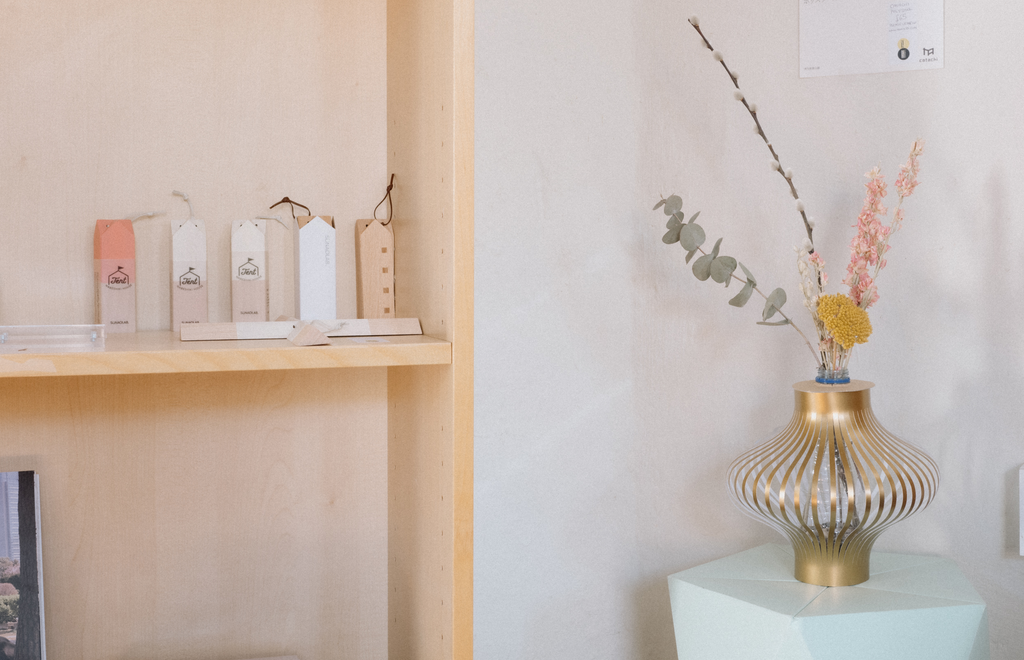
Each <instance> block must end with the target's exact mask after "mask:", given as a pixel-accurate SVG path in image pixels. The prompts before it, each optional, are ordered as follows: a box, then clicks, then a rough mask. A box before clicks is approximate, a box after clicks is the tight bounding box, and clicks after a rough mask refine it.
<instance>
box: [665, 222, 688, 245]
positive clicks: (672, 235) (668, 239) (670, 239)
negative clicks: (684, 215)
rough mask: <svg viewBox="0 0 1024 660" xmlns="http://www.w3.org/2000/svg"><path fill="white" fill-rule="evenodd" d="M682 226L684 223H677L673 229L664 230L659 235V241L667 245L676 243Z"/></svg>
mask: <svg viewBox="0 0 1024 660" xmlns="http://www.w3.org/2000/svg"><path fill="white" fill-rule="evenodd" d="M684 226H685V225H679V226H678V227H676V228H675V229H669V230H668V231H667V232H665V235H664V236H662V237H661V242H662V243H665V244H667V245H672V244H673V243H678V242H679V230H680V229H682V228H683V227H684Z"/></svg>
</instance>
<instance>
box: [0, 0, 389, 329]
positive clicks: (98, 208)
mask: <svg viewBox="0 0 1024 660" xmlns="http://www.w3.org/2000/svg"><path fill="white" fill-rule="evenodd" d="M385 21H386V16H385V3H384V2H379V1H355V0H349V1H344V2H314V1H303V2H284V1H282V0H257V1H241V0H237V1H233V2H219V1H218V2H144V3H140V2H127V1H126V2H80V3H70V4H69V3H63V2H49V1H45V2H35V1H33V2H27V1H25V2H21V1H18V2H7V3H4V4H3V6H2V7H0V35H2V39H0V60H2V61H3V66H2V67H0V90H2V93H0V135H3V139H4V143H3V151H2V152H0V190H2V201H0V204H2V208H3V215H4V221H3V229H4V237H3V240H4V242H5V244H8V245H16V246H18V249H16V250H5V251H4V255H3V258H2V260H0V322H3V323H10V324H18V323H91V322H92V317H93V309H92V272H91V268H92V264H91V260H92V247H91V246H92V231H93V225H94V223H95V221H96V220H97V219H100V218H103V219H109V218H123V217H133V216H135V215H140V214H142V213H146V212H150V211H166V213H165V214H164V215H162V216H159V217H156V218H154V219H151V220H142V221H140V222H139V223H137V224H136V240H137V245H138V247H137V258H138V278H139V287H138V301H139V319H138V320H139V329H140V330H156V329H167V328H169V327H170V311H169V305H170V286H169V283H168V282H169V278H170V275H169V270H170V229H169V227H170V223H171V220H172V219H182V218H187V217H188V208H187V206H186V205H185V204H184V203H183V202H182V201H181V198H179V197H174V196H172V195H171V191H172V190H182V191H185V192H187V193H188V194H189V195H190V196H191V198H192V203H193V206H194V207H195V212H196V216H197V217H199V218H202V219H204V220H205V221H206V226H207V234H208V239H207V240H208V251H209V272H210V278H211V280H210V281H211V288H210V318H211V320H212V321H227V320H230V313H231V299H230V282H229V280H228V277H227V271H228V268H229V261H228V259H229V254H228V250H229V245H230V243H229V238H230V227H229V225H230V222H231V221H232V220H236V219H244V218H251V217H255V216H257V215H263V214H267V213H270V211H268V209H267V207H268V206H269V205H270V204H272V203H274V202H276V201H278V200H280V199H281V198H282V197H283V196H285V195H288V196H289V197H291V198H292V199H295V200H298V201H299V202H301V203H303V204H306V205H307V206H309V207H310V208H311V209H312V211H313V213H321V214H326V215H334V216H335V217H336V218H337V219H338V223H339V227H338V240H339V251H338V254H339V271H340V273H341V277H340V278H339V287H338V299H339V310H338V311H339V317H340V318H351V317H354V316H355V284H354V281H353V278H354V273H355V271H354V256H352V255H351V247H350V246H351V245H352V242H353V234H354V221H355V219H356V218H357V217H369V214H370V213H371V212H372V210H373V207H374V205H375V204H376V203H377V202H378V201H379V200H380V197H381V195H382V191H383V189H384V187H385V185H386V183H387V172H385V169H386V167H387V165H386V157H387V153H386V147H385V145H386V144H387V138H386V119H385V118H386V111H387V109H386V39H385V30H386V27H385ZM273 213H276V214H282V215H283V216H284V217H285V218H288V219H289V220H290V213H289V211H288V208H287V206H282V207H278V208H277V209H275V211H274V212H273ZM270 240H271V242H272V243H273V244H274V249H276V253H275V254H274V256H273V257H272V261H271V264H270V269H271V271H272V272H271V277H272V278H275V279H273V280H272V287H273V291H272V293H273V294H274V297H275V302H273V303H272V307H274V308H275V309H274V310H273V311H274V312H277V313H289V314H290V313H291V311H292V308H291V303H292V281H291V265H290V264H291V262H290V255H291V243H290V237H289V236H288V235H287V234H286V232H284V231H283V229H280V228H279V227H277V226H276V225H274V228H273V229H272V230H271V237H270ZM25 273H34V274H35V276H30V277H26V276H25ZM346 310H350V311H346Z"/></svg>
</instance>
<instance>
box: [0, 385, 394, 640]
mask: <svg viewBox="0 0 1024 660" xmlns="http://www.w3.org/2000/svg"><path fill="white" fill-rule="evenodd" d="M386 389H387V384H386V370H385V369H383V368H373V369H349V370H319V371H282V372H247V373H240V374H179V375H166V376H115V377H83V378H50V379H22V380H8V381H3V382H0V400H2V401H3V403H4V420H3V426H2V427H0V469H3V470H25V469H32V470H36V471H37V472H38V473H39V475H40V483H41V493H42V497H41V511H42V536H43V562H44V576H45V587H44V588H45V595H46V621H47V645H48V649H49V651H50V653H49V655H50V657H54V658H82V659H92V658H133V659H139V660H145V659H154V660H158V659H160V660H162V659H167V660H170V659H181V658H190V659H191V658H196V659H202V658H211V659H212V658H229V657H256V656H274V655H284V654H296V655H298V656H299V657H301V658H337V657H345V658H371V659H376V658H381V657H384V655H386V653H387V650H386V644H387V634H386V625H387V623H386V617H387V604H386V603H387V593H386V587H385V584H386V574H387V566H386V551H387V541H386V538H387V529H386V515H387V504H386V482H387V476H386V470H387V467H386V466H387V463H386V449H385V448H386V419H387V411H386V400H385V396H386Z"/></svg>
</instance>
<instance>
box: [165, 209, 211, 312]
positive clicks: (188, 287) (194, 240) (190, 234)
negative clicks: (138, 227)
mask: <svg viewBox="0 0 1024 660" xmlns="http://www.w3.org/2000/svg"><path fill="white" fill-rule="evenodd" d="M208 295H209V294H208V288H207V280H206V224H205V223H204V222H203V221H202V220H196V219H195V218H191V219H189V220H183V221H181V222H178V223H175V224H174V225H173V226H172V227H171V330H174V331H175V332H177V331H178V330H180V329H181V325H182V324H183V323H207V322H208V321H209V320H210V312H209V302H208Z"/></svg>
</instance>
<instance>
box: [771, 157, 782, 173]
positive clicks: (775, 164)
mask: <svg viewBox="0 0 1024 660" xmlns="http://www.w3.org/2000/svg"><path fill="white" fill-rule="evenodd" d="M768 165H769V166H770V167H771V168H772V169H773V170H775V171H776V172H778V171H779V168H780V167H782V166H781V165H779V161H777V160H773V161H772V162H770V163H769V164H768Z"/></svg>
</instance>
